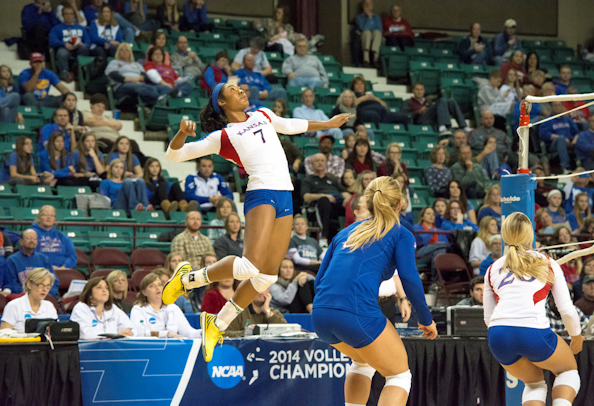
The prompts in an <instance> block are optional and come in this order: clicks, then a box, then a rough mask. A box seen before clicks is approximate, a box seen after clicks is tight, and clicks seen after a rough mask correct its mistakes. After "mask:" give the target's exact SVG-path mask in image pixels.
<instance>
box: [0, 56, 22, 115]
mask: <svg viewBox="0 0 594 406" xmlns="http://www.w3.org/2000/svg"><path fill="white" fill-rule="evenodd" d="M13 81H14V79H13V77H12V71H11V70H10V67H8V66H7V65H0V122H1V123H14V122H17V123H19V124H23V123H24V122H25V119H24V118H23V115H22V114H21V113H19V110H18V109H19V104H20V103H21V95H20V94H19V91H18V89H17V87H16V86H14V84H13Z"/></svg>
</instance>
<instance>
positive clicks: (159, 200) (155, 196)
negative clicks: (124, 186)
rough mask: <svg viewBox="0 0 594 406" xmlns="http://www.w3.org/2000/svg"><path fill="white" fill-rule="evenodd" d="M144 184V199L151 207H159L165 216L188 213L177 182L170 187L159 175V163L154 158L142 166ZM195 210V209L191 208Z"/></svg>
mask: <svg viewBox="0 0 594 406" xmlns="http://www.w3.org/2000/svg"><path fill="white" fill-rule="evenodd" d="M143 178H144V182H145V183H146V197H147V198H148V201H149V204H151V205H153V207H156V206H160V207H161V210H163V212H164V213H165V214H168V213H169V212H172V211H177V210H178V209H179V210H180V211H188V202H187V201H186V200H185V199H184V192H182V190H181V188H180V186H179V182H177V183H174V184H173V185H171V184H170V183H169V181H168V180H167V179H165V178H164V177H163V174H162V173H161V163H160V162H159V160H158V159H156V158H149V159H147V160H146V163H145V164H144V172H143ZM193 209H194V210H195V209H196V207H193Z"/></svg>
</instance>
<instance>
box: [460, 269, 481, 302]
mask: <svg viewBox="0 0 594 406" xmlns="http://www.w3.org/2000/svg"><path fill="white" fill-rule="evenodd" d="M475 274H476V272H475ZM484 289H485V277H484V276H475V277H474V278H472V280H471V281H470V297H467V298H466V299H462V300H460V301H459V302H458V303H457V304H456V306H482V305H483V290H484Z"/></svg>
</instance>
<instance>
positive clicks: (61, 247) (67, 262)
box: [31, 205, 78, 270]
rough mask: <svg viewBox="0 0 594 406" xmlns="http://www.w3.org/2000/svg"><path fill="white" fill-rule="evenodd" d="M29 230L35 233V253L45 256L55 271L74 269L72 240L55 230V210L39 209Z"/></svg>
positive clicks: (44, 207) (46, 207) (49, 208)
mask: <svg viewBox="0 0 594 406" xmlns="http://www.w3.org/2000/svg"><path fill="white" fill-rule="evenodd" d="M31 229H32V230H34V231H35V232H36V233H37V240H38V242H39V243H38V244H37V248H35V251H36V252H40V253H42V254H44V255H45V256H47V257H48V258H49V260H50V263H51V264H52V266H53V267H54V270H56V269H74V267H75V266H76V263H77V262H78V258H77V255H76V251H75V249H74V244H73V243H72V240H70V238H69V237H68V236H67V235H66V234H64V233H63V232H61V231H60V230H58V229H57V228H56V209H55V208H54V207H53V206H49V205H45V206H42V207H41V209H39V214H38V215H37V222H34V223H33V225H32V226H31Z"/></svg>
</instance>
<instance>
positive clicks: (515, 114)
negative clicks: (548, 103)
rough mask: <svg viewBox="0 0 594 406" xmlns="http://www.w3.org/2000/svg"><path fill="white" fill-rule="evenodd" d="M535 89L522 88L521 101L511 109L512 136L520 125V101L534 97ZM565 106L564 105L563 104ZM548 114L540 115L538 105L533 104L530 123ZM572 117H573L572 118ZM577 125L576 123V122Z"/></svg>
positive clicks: (529, 85)
mask: <svg viewBox="0 0 594 406" xmlns="http://www.w3.org/2000/svg"><path fill="white" fill-rule="evenodd" d="M535 92H536V89H535V87H534V85H531V84H526V85H524V86H522V100H516V101H515V103H514V106H513V108H512V122H511V123H510V124H511V131H512V134H516V130H517V129H518V126H519V125H520V111H521V110H520V109H521V105H522V101H523V100H524V99H525V98H526V97H528V96H535ZM563 105H565V103H564V104H563ZM547 115H548V114H542V109H541V108H540V103H534V105H533V106H531V107H530V112H529V116H530V121H531V122H532V123H534V122H536V121H539V120H540V119H541V118H543V117H545V116H547ZM572 117H573V116H572ZM576 124H577V122H576Z"/></svg>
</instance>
